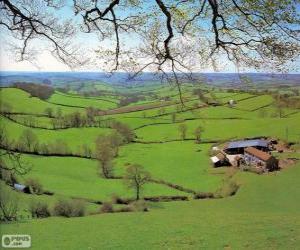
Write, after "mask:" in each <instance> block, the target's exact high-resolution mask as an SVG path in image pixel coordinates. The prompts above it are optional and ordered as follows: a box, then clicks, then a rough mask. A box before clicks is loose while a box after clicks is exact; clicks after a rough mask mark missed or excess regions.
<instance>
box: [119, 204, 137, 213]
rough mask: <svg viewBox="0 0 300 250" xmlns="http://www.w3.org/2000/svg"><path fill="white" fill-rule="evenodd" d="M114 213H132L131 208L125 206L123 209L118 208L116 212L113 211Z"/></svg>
mask: <svg viewBox="0 0 300 250" xmlns="http://www.w3.org/2000/svg"><path fill="white" fill-rule="evenodd" d="M115 212H116V213H126V212H133V209H132V206H125V207H121V208H118V209H117V210H115Z"/></svg>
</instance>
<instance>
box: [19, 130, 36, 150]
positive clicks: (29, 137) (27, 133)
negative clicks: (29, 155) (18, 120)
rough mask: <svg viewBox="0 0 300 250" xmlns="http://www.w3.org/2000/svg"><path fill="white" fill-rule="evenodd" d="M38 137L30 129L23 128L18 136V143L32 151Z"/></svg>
mask: <svg viewBox="0 0 300 250" xmlns="http://www.w3.org/2000/svg"><path fill="white" fill-rule="evenodd" d="M37 142H38V138H37V136H36V134H35V133H34V132H32V130H31V129H25V130H24V131H23V133H22V134H21V136H20V138H19V143H20V144H21V145H24V146H25V150H28V151H33V150H34V146H35V144H36V143H37Z"/></svg>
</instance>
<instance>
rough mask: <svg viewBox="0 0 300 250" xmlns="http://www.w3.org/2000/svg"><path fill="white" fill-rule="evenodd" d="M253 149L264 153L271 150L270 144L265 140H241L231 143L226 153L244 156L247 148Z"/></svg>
mask: <svg viewBox="0 0 300 250" xmlns="http://www.w3.org/2000/svg"><path fill="white" fill-rule="evenodd" d="M248 147H253V148H256V149H259V150H262V151H268V150H269V142H268V141H267V140H263V139H252V140H241V141H232V142H229V143H228V145H227V146H226V148H225V149H224V151H225V152H226V153H227V154H234V155H237V154H244V150H245V148H248Z"/></svg>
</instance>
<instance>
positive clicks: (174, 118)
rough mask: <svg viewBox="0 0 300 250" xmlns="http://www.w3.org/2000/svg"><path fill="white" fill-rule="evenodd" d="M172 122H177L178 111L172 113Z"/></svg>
mask: <svg viewBox="0 0 300 250" xmlns="http://www.w3.org/2000/svg"><path fill="white" fill-rule="evenodd" d="M171 118H172V122H173V123H175V122H176V113H172V117H171Z"/></svg>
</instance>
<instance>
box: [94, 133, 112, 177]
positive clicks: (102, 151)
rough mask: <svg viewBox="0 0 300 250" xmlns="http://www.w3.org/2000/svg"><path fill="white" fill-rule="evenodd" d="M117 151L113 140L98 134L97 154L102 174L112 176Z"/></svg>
mask: <svg viewBox="0 0 300 250" xmlns="http://www.w3.org/2000/svg"><path fill="white" fill-rule="evenodd" d="M114 155H115V151H114V149H113V147H112V145H111V142H110V141H109V140H108V139H107V137H105V136H98V138H97V139H96V152H95V156H96V158H97V160H98V161H99V165H100V169H101V172H102V175H103V176H104V177H105V178H111V177H112V174H113V173H112V172H113V165H112V159H113V158H114Z"/></svg>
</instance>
